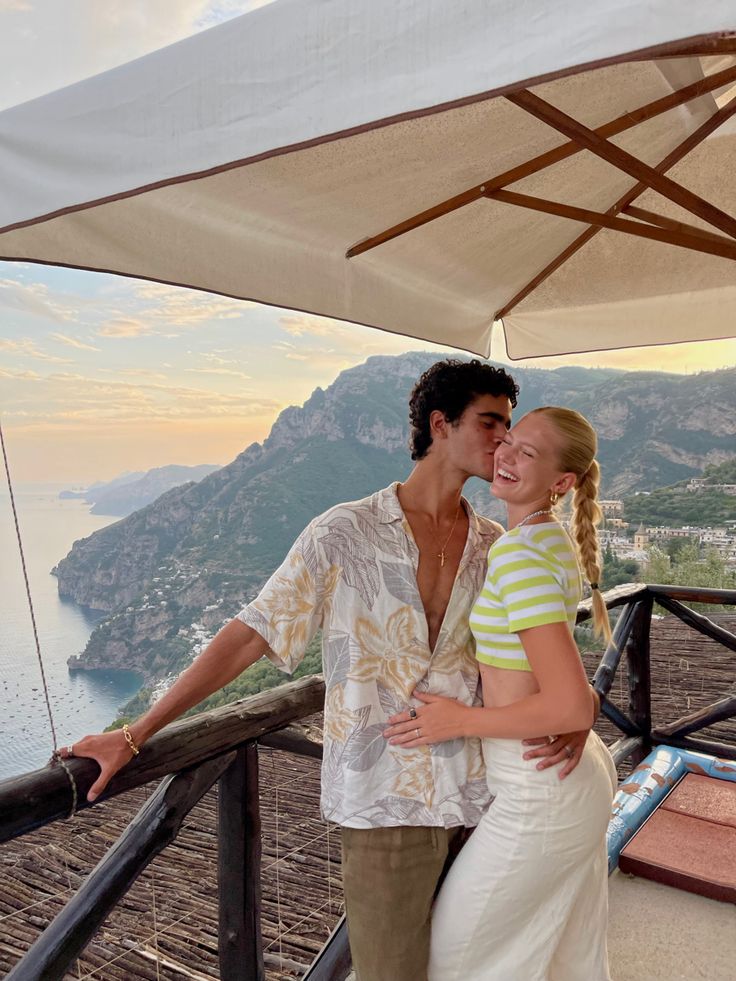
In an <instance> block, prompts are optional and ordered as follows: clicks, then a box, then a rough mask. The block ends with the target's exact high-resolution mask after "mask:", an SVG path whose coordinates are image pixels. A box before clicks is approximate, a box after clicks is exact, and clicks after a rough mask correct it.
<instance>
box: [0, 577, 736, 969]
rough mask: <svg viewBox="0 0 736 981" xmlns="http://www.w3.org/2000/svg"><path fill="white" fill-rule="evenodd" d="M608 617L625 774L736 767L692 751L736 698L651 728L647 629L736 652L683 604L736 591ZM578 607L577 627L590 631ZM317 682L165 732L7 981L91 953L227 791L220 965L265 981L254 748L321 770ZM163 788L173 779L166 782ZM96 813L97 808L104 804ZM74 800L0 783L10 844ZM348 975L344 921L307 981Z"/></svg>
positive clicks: (606, 661)
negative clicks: (643, 762) (147, 873)
mask: <svg viewBox="0 0 736 981" xmlns="http://www.w3.org/2000/svg"><path fill="white" fill-rule="evenodd" d="M605 599H606V605H607V606H608V608H609V609H614V608H617V607H623V609H622V610H621V613H620V615H619V617H618V620H617V623H616V627H615V630H614V636H613V642H612V643H611V644H609V645H608V648H607V649H606V651H605V652H604V654H603V657H602V658H601V661H600V664H599V666H598V669H597V671H596V673H595V677H594V679H593V684H594V686H595V688H596V690H597V691H598V692H599V694H600V695H601V703H602V712H603V714H604V715H605V716H606V717H607V718H608V719H609V720H610V721H611V722H612V723H613V724H614V725H615V726H616V727H617V728H618V730H619V731H620V732H621V738H620V739H619V740H618V741H617V742H616V743H614V745H613V746H612V747H611V751H612V753H613V756H614V759H615V760H616V762H617V763H621V762H623V761H624V760H626V759H629V758H631V759H632V761H633V762H638V761H639V760H640V759H641V758H643V757H644V756H645V755H646V754H647V753H648V752H649V751H650V750H651V748H652V746H653V745H655V744H657V743H660V742H667V743H668V744H670V745H674V746H678V747H685V748H688V749H693V750H698V751H702V752H707V753H712V754H714V755H718V756H722V757H725V758H727V759H736V746H735V745H731V744H728V743H723V742H716V741H713V740H705V739H699V738H694V737H693V733H695V732H698V731H699V730H701V729H704V728H706V727H708V726H710V725H713V724H715V723H716V722H719V721H722V720H725V719H729V718H733V717H736V695H733V694H727V695H725V696H724V697H722V698H719V699H718V700H716V701H715V702H714V703H713V704H711V705H709V706H707V707H706V708H704V709H701V710H700V711H698V712H694V713H691V714H690V715H687V716H683V717H682V718H680V719H677V720H675V721H673V722H671V723H668V724H667V725H664V726H660V727H659V728H656V729H653V728H652V711H651V704H652V700H651V695H652V692H651V677H650V652H649V630H650V625H651V616H652V609H653V606H654V604H655V603H656V604H658V605H659V606H661V607H662V608H664V609H665V610H667V611H668V612H669V613H671V614H673V615H674V616H676V617H678V618H679V619H680V620H682V621H683V622H684V623H686V624H687V625H688V626H690V627H692V628H693V629H694V630H696V631H699V632H700V633H702V634H704V635H706V636H708V637H710V638H712V639H713V640H716V641H718V642H719V643H720V644H722V645H724V646H725V647H726V648H727V649H728V650H729V651H732V652H736V636H734V634H732V633H730V632H729V631H728V630H725V629H724V628H723V627H721V626H719V625H718V624H716V623H714V622H713V621H712V620H710V619H708V618H707V617H705V616H703V615H702V614H701V613H696V612H695V611H693V610H691V609H689V608H688V607H687V606H685V605H684V604H685V603H687V602H696V603H701V604H702V603H705V604H709V603H710V604H725V605H732V604H736V591H735V590H714V589H690V588H688V587H676V586H646V585H628V586H620V587H618V588H616V589H613V590H610V591H609V592H608V593H606V594H605ZM590 614H591V611H590V601H587V602H584V603H582V604H581V606H580V609H579V611H578V623H581V622H584V621H585V620H587V619H589V618H590ZM622 658H625V659H626V661H627V663H628V705H627V706H625V707H623V706H619V705H617V704H615V703H614V701H613V700H612V699H611V698H610V692H611V687H612V684H613V681H614V678H615V677H616V672H617V670H618V667H619V665H620V663H621V660H622ZM323 703H324V683H323V681H322V679H321V677H319V676H314V677H311V678H304V679H302V680H301V681H297V682H293V683H290V684H286V685H283V686H281V687H279V688H276V689H271V690H270V691H267V692H262V693H260V694H258V695H255V696H253V697H251V698H247V699H245V700H243V701H241V702H236V703H233V704H231V705H228V706H225V707H223V708H219V709H215V710H214V711H211V712H206V713H203V714H201V715H198V716H195V717H194V718H190V719H186V720H182V721H180V722H177V723H174V724H173V725H171V726H168V727H167V728H166V729H165V730H163V731H162V732H161V733H159V734H158V735H156V736H154V737H153V738H152V739H151V740H150V741H149V742H148V743H147V744H146V746H145V747H144V749H143V751H142V752H141V755H140V757H138V758H137V759H135V760H134V761H133V762H131V763H130V764H129V765H128V766H127V767H126V768H125V769H124V770H122V771H121V772H120V773H119V774H118V775H117V776H116V777H115V778H114V780H113V781H112V782H111V784H110V786H109V788H108V790H107V791H106V793H105V795H104V797H103V798H102V799H103V800H109V799H110V798H111V797H114V796H116V795H117V794H120V793H123V792H125V791H127V790H131V789H133V788H135V787H140V786H142V785H144V784H147V783H150V782H151V781H155V780H161V784H160V786H159V787H158V789H157V790H156V792H155V793H154V794H153V796H152V797H151V798H150V799H149V801H148V802H147V803H146V804H145V805H144V807H143V808H142V809H141V810H140V812H139V813H138V815H137V816H136V817H135V818H134V820H133V821H132V822H131V824H130V825H129V826H128V828H127V830H126V831H125V832H124V833H123V835H122V836H121V837H120V838H119V840H118V841H117V842H116V843H115V845H113V847H112V848H111V849H110V850H109V851H108V852H107V854H106V855H105V856H104V858H103V859H102V860H101V862H100V863H99V864H98V865H97V867H96V868H95V869H94V870H93V871H92V872H91V873H90V874H89V876H88V877H87V878H86V880H85V881H84V883H83V885H82V886H81V887H80V889H79V890H78V891H77V892H76V894H75V895H74V896H73V897H72V898H71V900H70V901H69V902H68V903H67V905H66V906H65V907H64V909H63V910H62V911H61V912H60V913H59V914H58V916H57V917H56V918H55V919H54V920H53V922H52V923H51V924H50V925H49V926H48V928H47V929H46V930H45V931H44V933H43V934H42V935H41V936H40V937H39V938H38V940H37V941H36V942H35V943H34V944H33V946H32V947H31V948H30V950H29V951H28V952H27V953H26V954H25V956H24V957H23V958H22V959H21V960H20V961H19V962H18V963H17V964H16V966H15V967H14V968H13V970H12V971H11V972H10V974H9V975H8V981H41V979H43V981H55V979H61V978H63V977H64V975H65V974H66V972H67V971H68V970H69V968H70V965H72V964H73V962H74V961H75V959H76V958H77V957H78V956H79V955H80V953H81V952H82V950H83V949H84V947H85V946H86V945H87V944H88V943H89V941H90V939H91V937H92V936H93V934H94V933H95V931H96V930H97V929H98V928H99V926H100V925H101V923H102V922H103V921H104V919H105V917H106V916H107V915H108V914H109V913H110V911H111V910H112V909H113V908H114V907H115V905H116V904H117V903H118V902H119V901H120V899H121V898H122V897H123V896H124V895H125V893H126V892H127V890H128V889H129V888H130V886H131V885H132V883H133V882H134V881H135V880H136V878H137V877H138V876H139V875H140V873H141V872H142V871H143V869H145V868H146V866H147V865H148V864H149V863H150V862H151V861H152V860H153V858H154V857H155V856H156V855H157V854H158V853H159V852H160V851H161V850H162V849H163V848H165V847H166V846H167V845H168V844H170V843H171V842H172V841H173V840H174V839H175V838H176V835H177V833H178V831H179V828H180V827H181V824H182V821H183V820H184V818H185V817H186V815H187V814H188V813H189V811H190V810H191V809H192V807H194V805H195V804H196V803H197V802H198V801H199V800H200V799H201V798H202V797H203V796H204V794H206V793H207V791H208V790H209V789H210V788H211V787H212V786H213V785H214V784H215V783H216V782H218V783H219V799H218V800H219V803H218V815H219V818H218V820H219V829H218V832H219V833H218V842H219V863H218V864H219V868H218V881H219V958H220V976H221V978H222V979H223V981H236V979H237V981H242V979H244V978H246V979H249V981H250V979H253V981H261V979H263V978H264V976H265V972H264V959H263V951H262V943H261V928H260V910H261V903H260V812H259V799H258V752H257V745H258V744H259V743H260V744H261V745H266V746H270V747H272V748H276V749H282V750H286V751H288V752H293V753H297V754H301V755H306V756H311V757H320V756H321V753H322V747H321V745H320V744H319V743H317V742H314V741H313V740H310V739H309V738H307V737H305V736H304V735H303V734H302V733H300V732H299V731H298V730H295V729H293V728H291V724H292V723H294V722H297V721H298V720H300V719H303V718H305V717H307V716H309V715H312V714H314V713H315V712H318V711H320V710H321V709H322V706H323ZM69 768H70V771H71V774H72V776H73V778H74V782H75V784H76V788H77V796H78V809H79V810H82V809H84V808H87V807H90V806H94V805H91V804H89V803H88V802H87V800H86V794H87V791H88V790H89V788H90V786H91V785H92V783H94V781H95V779H96V776H97V772H98V771H97V766H96V764H94V763H93V762H92V761H89V760H83V759H78V760H77V759H75V760H72V761H71V762H70V763H69ZM162 778H163V779H162ZM95 803H97V802H95ZM71 805H72V788H71V784H70V780H69V777H68V775H67V774H66V773H65V772H64V770H63V769H62V768H61V767H60V766H58V765H57V766H48V767H45V768H44V769H42V770H37V771H35V772H33V773H29V774H25V775H24V776H21V777H18V778H14V779H11V780H6V781H3V782H0V842H2V841H7V840H9V839H11V838H15V837H18V836H20V835H23V834H26V833H27V832H29V831H32V830H34V829H36V828H39V827H42V826H43V825H45V824H48V823H49V822H52V821H55V820H58V819H59V818H64V817H67V816H68V815H69V811H70V808H71ZM349 967H350V959H349V951H348V944H347V932H346V928H345V923H344V920H343V921H341V923H340V924H338V927H337V928H336V929H335V931H334V932H333V934H332V936H331V937H330V939H329V940H328V942H327V944H326V945H325V947H324V948H323V950H322V951H321V953H320V954H319V955H318V956H317V957H316V958H315V960H314V962H313V964H312V965H311V967H310V968H309V970H308V971H307V973H306V975H305V981H306V979H309V981H343V979H344V978H345V977H346V976H347V974H348V972H349Z"/></svg>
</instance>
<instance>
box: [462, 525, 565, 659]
mask: <svg viewBox="0 0 736 981" xmlns="http://www.w3.org/2000/svg"><path fill="white" fill-rule="evenodd" d="M581 595H582V584H581V580H580V570H579V568H578V564H577V560H576V558H575V550H574V547H573V544H572V542H571V540H570V537H569V536H568V534H567V532H566V531H565V529H564V528H563V527H562V525H560V524H558V522H556V521H545V522H544V523H543V524H538V525H521V526H520V527H517V528H512V529H511V531H507V532H506V533H505V534H504V535H501V537H500V538H499V539H498V540H497V541H495V542H494V543H493V545H491V548H490V551H489V552H488V574H487V575H486V581H485V583H484V584H483V589H482V590H481V592H480V595H479V596H478V599H477V600H476V601H475V606H474V607H473V610H472V612H471V614H470V629H471V630H472V631H473V636H474V637H475V646H476V654H475V656H476V658H477V659H478V660H479V661H480V662H481V663H483V664H490V665H493V667H496V668H509V669H510V670H512V671H531V667H530V665H529V662H528V661H527V659H526V654H525V653H524V648H523V646H522V643H521V640H520V639H519V634H518V631H520V630H527V629H528V628H529V627H539V626H542V625H543V624H546V623H564V622H565V621H567V623H569V624H570V629H572V628H573V627H574V626H575V614H576V612H577V608H578V603H579V602H580V597H581Z"/></svg>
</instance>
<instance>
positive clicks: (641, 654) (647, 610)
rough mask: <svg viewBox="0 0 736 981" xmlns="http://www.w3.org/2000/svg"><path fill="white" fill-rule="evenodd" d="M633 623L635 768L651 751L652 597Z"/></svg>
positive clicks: (631, 667)
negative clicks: (637, 738)
mask: <svg viewBox="0 0 736 981" xmlns="http://www.w3.org/2000/svg"><path fill="white" fill-rule="evenodd" d="M636 606H637V609H636V612H635V614H634V623H633V626H632V630H631V633H630V635H629V639H628V641H627V644H626V659H627V661H628V667H629V715H630V716H631V719H632V721H633V722H634V724H635V725H636V726H637V727H638V729H639V731H640V733H641V735H642V745H641V748H639V749H637V750H635V751H634V753H632V756H631V761H632V763H633V764H634V766H636V765H637V764H638V763H641V761H642V760H643V759H644V757H645V756H647V755H648V754H649V753H650V752H651V749H652V680H651V666H650V662H649V630H650V627H651V623H652V606H653V597H652V595H651V593H647V594H646V595H645V596H644V597H643V598H642V599H641V600H639V602H638V603H637V604H636Z"/></svg>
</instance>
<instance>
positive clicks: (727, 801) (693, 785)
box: [662, 773, 736, 828]
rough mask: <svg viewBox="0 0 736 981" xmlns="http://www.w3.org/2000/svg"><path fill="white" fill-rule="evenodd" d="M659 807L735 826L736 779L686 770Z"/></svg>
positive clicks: (730, 826) (731, 826)
mask: <svg viewBox="0 0 736 981" xmlns="http://www.w3.org/2000/svg"><path fill="white" fill-rule="evenodd" d="M662 807H663V808H665V809H666V810H668V811H674V812H675V813H677V814H688V815H689V816H690V817H695V818H701V819H702V820H703V821H712V822H714V823H715V824H724V825H726V826H727V827H729V828H736V783H733V782H731V781H729V780H714V779H713V778H712V777H702V776H700V775H699V774H697V773H688V774H687V776H685V777H684V778H683V779H682V780H681V781H680V783H679V784H678V785H677V786H676V787H675V789H674V790H673V791H672V793H671V794H670V795H669V796H668V797H667V798H666V799H665V800H664V802H663V803H662Z"/></svg>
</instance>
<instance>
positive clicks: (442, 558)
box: [434, 504, 461, 568]
mask: <svg viewBox="0 0 736 981" xmlns="http://www.w3.org/2000/svg"><path fill="white" fill-rule="evenodd" d="M460 507H461V505H460V504H458V506H457V511H456V512H455V520H454V521H453V522H452V528H451V529H450V534H449V535H448V536H447V538H446V539H445V544H444V545H442V546H441V548H440V550H439V552H438V553H437V558H438V559H439V560H440V568H442V567H443V566H444V564H445V549H446V548H447V546H448V545H449V544H450V539H451V538H452V536H453V534H454V532H455V526H456V525H457V519H458V518H459V517H460ZM434 538H435V541H436V542H439V538H438V537H437V536H436V535H435V536H434Z"/></svg>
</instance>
